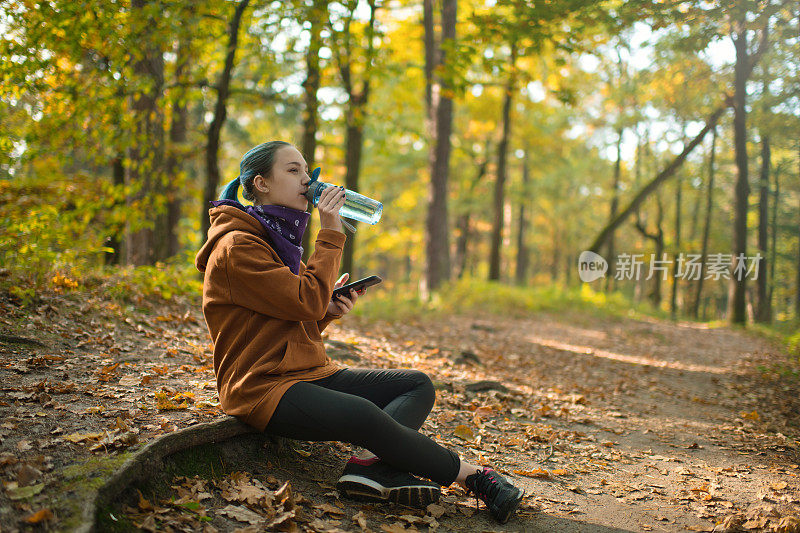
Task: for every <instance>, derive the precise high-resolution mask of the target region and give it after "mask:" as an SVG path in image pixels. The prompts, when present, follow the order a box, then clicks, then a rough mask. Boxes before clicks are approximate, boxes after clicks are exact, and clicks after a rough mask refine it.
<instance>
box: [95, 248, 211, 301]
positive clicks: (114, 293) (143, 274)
mask: <svg viewBox="0 0 800 533" xmlns="http://www.w3.org/2000/svg"><path fill="white" fill-rule="evenodd" d="M105 285H106V286H107V287H108V289H107V294H108V296H109V297H111V298H114V299H118V300H123V301H135V302H137V303H138V302H141V301H143V300H148V299H152V298H162V299H164V300H171V299H172V298H174V297H176V296H187V295H197V294H200V293H201V292H202V286H203V283H202V281H201V280H200V278H199V277H198V272H197V269H195V268H194V266H192V265H191V264H190V263H189V262H188V261H187V259H186V257H185V256H184V257H182V256H179V257H177V258H176V259H175V260H174V261H171V262H169V263H156V264H155V265H152V266H140V267H136V268H133V267H126V268H119V269H114V270H113V271H112V273H111V275H110V276H109V277H108V279H107V281H106V282H105Z"/></svg>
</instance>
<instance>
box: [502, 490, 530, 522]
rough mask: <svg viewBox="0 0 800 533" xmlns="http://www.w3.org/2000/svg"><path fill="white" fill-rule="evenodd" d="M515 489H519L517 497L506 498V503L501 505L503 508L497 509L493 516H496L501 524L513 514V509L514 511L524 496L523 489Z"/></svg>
mask: <svg viewBox="0 0 800 533" xmlns="http://www.w3.org/2000/svg"><path fill="white" fill-rule="evenodd" d="M517 490H519V493H518V497H517V498H515V499H511V500H508V501H507V502H506V505H504V506H503V508H501V509H498V510H497V514H496V516H495V518H497V521H498V522H500V523H501V524H505V523H506V522H508V520H509V519H510V518H511V516H512V515H513V514H514V511H516V510H517V507H519V504H520V502H521V501H522V498H524V497H525V491H524V490H522V489H519V488H518V489H517Z"/></svg>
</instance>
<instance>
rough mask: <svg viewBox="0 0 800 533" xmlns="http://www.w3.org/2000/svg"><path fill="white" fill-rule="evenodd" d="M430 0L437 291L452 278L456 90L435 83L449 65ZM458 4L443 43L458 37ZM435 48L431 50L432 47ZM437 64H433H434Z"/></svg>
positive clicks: (430, 272) (431, 235)
mask: <svg viewBox="0 0 800 533" xmlns="http://www.w3.org/2000/svg"><path fill="white" fill-rule="evenodd" d="M430 4H431V2H430V0H426V2H425V9H424V17H425V21H424V24H425V47H426V49H425V75H426V87H425V101H426V104H427V106H428V107H427V109H428V125H429V127H430V130H429V131H430V132H431V135H430V138H431V144H430V148H429V161H428V166H429V168H430V173H431V180H430V185H429V188H428V215H427V220H426V232H425V236H426V257H427V268H426V282H427V286H428V290H436V289H437V288H438V287H439V286H440V285H441V284H442V282H444V281H446V280H448V279H449V278H450V244H449V230H448V216H447V181H448V179H449V169H450V147H451V145H450V135H451V133H452V129H453V100H452V99H451V98H450V97H449V92H450V91H451V90H452V89H451V88H450V87H449V86H448V85H447V84H446V83H445V81H444V79H443V78H442V77H441V76H437V79H436V80H435V84H434V80H433V73H434V71H435V70H436V69H437V68H441V67H443V66H444V65H446V63H447V57H446V54H445V52H444V50H443V49H442V47H441V46H436V44H435V43H436V38H435V34H434V30H433V9H432V5H430ZM456 19H457V2H456V0H443V2H442V38H441V41H442V43H445V42H454V41H455V38H456ZM431 46H434V47H435V49H434V50H431V49H430V48H429V47H431ZM432 63H433V64H432Z"/></svg>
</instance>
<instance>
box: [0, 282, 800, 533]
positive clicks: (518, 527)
mask: <svg viewBox="0 0 800 533" xmlns="http://www.w3.org/2000/svg"><path fill="white" fill-rule="evenodd" d="M187 309H189V310H190V311H189V312H188V313H187V312H186V310H187ZM0 328H2V330H0V333H2V334H4V335H7V337H6V338H5V339H4V340H3V341H0V357H2V363H0V383H2V385H1V386H0V419H2V423H0V478H1V479H2V483H3V490H2V492H0V531H3V532H5V531H14V530H16V529H22V530H24V529H27V528H31V527H38V528H45V529H52V530H69V529H70V528H71V527H73V526H74V525H75V520H76V509H77V505H78V504H79V503H80V502H81V501H82V499H83V498H85V495H86V494H87V491H88V490H91V489H92V487H93V486H97V484H98V483H100V482H101V481H102V479H103V476H104V475H105V474H107V472H108V471H109V470H110V469H112V468H114V467H115V466H116V465H118V464H119V462H120V460H121V459H122V458H123V457H124V455H123V454H124V453H125V452H126V451H129V450H131V449H135V448H136V447H137V446H139V445H140V444H141V443H143V442H148V441H149V440H152V439H153V438H155V437H156V436H158V435H159V434H163V433H164V432H168V431H172V430H174V429H176V428H180V427H186V426H188V425H191V424H194V423H197V422H201V421H208V420H211V419H213V418H216V417H218V416H219V415H220V412H219V410H218V402H217V400H216V396H215V391H214V387H213V370H212V367H211V365H210V363H211V360H210V352H209V350H208V339H207V334H206V332H205V328H204V325H203V323H202V318H201V316H200V315H199V313H198V312H197V307H196V306H194V305H193V303H192V302H175V303H173V304H171V306H169V307H163V306H161V307H158V308H155V307H148V306H145V305H142V306H141V308H138V309H137V308H133V307H127V308H126V307H120V306H118V305H116V304H109V303H108V302H105V301H103V300H101V299H92V298H76V297H63V296H54V297H52V298H50V299H48V300H47V301H45V302H42V303H41V304H40V305H38V306H37V307H36V308H35V309H34V310H22V309H19V308H18V307H16V306H15V305H13V303H12V302H9V301H7V300H2V299H0ZM9 335H14V336H19V337H26V338H29V339H36V340H38V341H41V342H42V343H43V344H44V347H42V346H35V345H32V344H21V343H20V342H18V340H17V341H15V340H13V339H10V337H8V336H9ZM329 345H330V352H331V353H332V354H333V355H334V356H335V357H337V358H340V359H342V360H344V361H346V362H347V363H348V364H349V365H350V366H354V367H357V366H371V367H385V368H390V367H397V366H401V367H413V368H418V369H421V370H424V371H426V372H428V373H429V375H431V377H432V378H433V379H434V380H435V382H436V383H437V386H438V389H439V390H438V393H437V405H436V407H435V408H434V411H433V413H432V414H431V416H430V418H429V421H428V422H427V423H426V426H425V427H424V428H423V430H424V431H426V432H427V433H428V434H430V435H433V436H435V438H437V440H439V441H440V442H442V443H443V444H446V445H450V446H452V447H454V448H456V449H457V450H458V451H459V452H460V453H461V454H463V455H464V456H466V457H467V458H469V459H472V460H473V461H477V462H482V463H486V464H492V465H494V466H495V467H496V468H498V469H499V470H501V471H502V472H504V473H506V474H508V475H509V476H510V477H512V478H514V479H515V480H516V481H517V482H518V483H519V484H520V485H521V486H523V487H524V488H525V489H526V492H527V494H528V496H527V497H526V499H525V500H524V502H523V506H522V508H521V510H520V512H519V515H518V516H517V517H516V518H514V519H513V520H512V521H510V522H509V523H508V524H506V525H504V526H498V525H497V524H495V523H493V522H492V521H491V519H490V518H489V517H488V514H487V513H486V512H485V511H483V510H481V512H480V513H478V514H476V515H474V516H472V510H471V509H474V505H475V503H474V498H470V497H468V496H467V495H465V494H464V493H463V491H461V490H460V489H458V488H452V489H449V490H447V491H445V495H444V497H443V501H442V504H443V505H442V509H441V510H435V511H434V513H433V514H435V515H438V516H437V517H436V518H437V522H436V523H437V524H438V528H439V530H440V531H441V530H444V531H451V530H453V531H455V530H463V531H481V530H487V531H590V532H594V531H597V532H604V531H685V530H696V531H711V530H712V529H713V527H714V525H715V524H720V525H719V526H718V528H717V529H718V530H726V528H727V530H731V531H732V530H734V526H737V525H740V526H742V527H743V528H744V529H745V530H765V531H767V530H778V529H777V528H778V527H779V526H780V527H783V528H784V529H783V530H785V531H794V530H793V529H791V527H793V526H791V524H792V520H793V519H792V518H791V517H792V516H797V515H800V490H799V489H800V480H798V475H800V468H799V467H798V463H800V452H799V451H798V446H797V441H796V440H794V439H793V438H790V437H795V438H796V437H797V430H796V429H792V428H791V427H786V426H785V425H784V421H785V420H786V412H783V411H781V409H784V410H785V409H786V408H787V407H786V406H787V405H789V406H790V408H791V407H792V406H794V405H796V403H793V402H794V400H796V398H794V391H785V390H782V389H781V386H782V383H781V382H780V381H769V380H762V379H761V378H760V377H759V376H760V375H761V374H760V372H759V371H758V370H756V369H755V365H756V364H762V365H763V364H770V361H777V360H780V359H782V358H783V356H782V355H781V354H780V352H779V350H778V349H777V348H776V347H774V346H772V345H770V344H769V343H767V342H766V341H763V340H760V339H758V338H756V337H753V336H752V335H748V334H745V333H742V332H739V331H732V330H730V329H727V328H720V329H702V328H701V327H698V326H697V325H683V324H672V323H667V322H661V321H656V320H651V321H641V320H638V321H637V320H632V319H600V318H596V317H593V316H588V315H584V314H562V315H559V316H555V315H546V314H540V315H536V316H532V317H528V318H526V319H524V320H522V319H514V320H508V319H501V318H499V317H494V318H492V317H483V318H481V319H479V320H476V319H465V318H453V319H447V320H445V319H436V320H425V321H420V322H419V323H413V322H412V323H409V322H404V323H402V324H399V323H393V324H386V323H367V322H364V321H360V320H358V319H355V318H352V319H351V318H348V319H346V320H345V321H344V322H343V323H342V324H338V325H334V326H332V327H331V328H330V332H329ZM498 389H499V390H498ZM334 453H336V454H339V456H341V457H344V456H345V453H346V451H343V450H342V449H341V448H340V447H334ZM300 455H301V456H305V454H300ZM309 460H310V459H309ZM285 474H286V476H287V478H286V479H285V480H287V481H291V479H290V478H291V472H289V473H285ZM276 475H277V474H276ZM330 478H331V479H330V480H328V481H329V483H327V484H326V483H325V482H322V483H307V482H304V481H302V480H297V481H296V482H295V489H297V488H298V487H300V486H302V487H303V490H304V492H303V494H304V495H305V496H306V500H305V504H304V505H306V507H307V509H306V515H307V517H308V520H305V521H302V520H298V522H297V524H295V525H296V526H297V525H298V524H299V526H298V527H299V529H297V530H299V531H304V530H313V531H325V530H331V531H333V530H344V531H360V530H361V528H360V526H359V525H358V517H359V516H360V518H361V519H362V520H366V525H367V527H368V528H369V529H371V530H374V531H390V530H392V528H395V529H394V530H397V531H399V529H397V528H399V525H398V524H405V525H406V526H408V527H414V526H413V525H411V524H416V527H417V528H419V529H420V530H425V529H426V527H427V526H426V522H425V521H424V520H428V522H427V523H430V515H429V516H428V518H427V519H424V518H423V517H422V516H418V517H417V518H416V519H415V518H413V516H414V513H411V514H409V511H407V510H405V511H403V510H398V509H393V508H392V509H386V508H382V507H381V506H364V505H361V504H357V503H356V504H353V503H351V502H346V501H344V502H340V501H339V500H338V499H336V497H335V492H332V491H331V486H330V482H334V481H335V478H336V472H331V473H330ZM271 481H274V480H271ZM279 481H284V480H283V479H279ZM264 483H265V486H266V478H265V481H264ZM277 487H278V486H277V485H275V486H274V487H273V488H276V489H277ZM322 501H324V502H329V504H331V505H335V506H338V507H337V508H338V509H339V511H338V514H337V513H334V514H333V515H332V514H331V513H330V512H326V511H324V510H320V507H319V506H320V505H321V504H320V502H322ZM204 505H205V506H206V508H205V511H204V512H206V513H207V516H209V517H213V521H211V522H210V524H211V525H213V526H214V527H215V528H216V529H217V530H219V531H232V530H234V529H236V527H244V526H246V525H247V524H246V523H239V522H237V521H236V520H233V519H230V518H223V517H222V516H221V515H220V514H219V513H218V512H215V511H219V509H215V508H214V507H213V506H210V505H209V504H208V502H205V503H204ZM300 507H301V508H302V507H303V504H301V505H300ZM331 509H332V508H331ZM329 510H330V509H329ZM195 511H196V510H195ZM358 513H362V514H361V515H358ZM404 513H405V514H404ZM418 514H420V515H421V514H424V513H418ZM298 516H299V515H298ZM402 516H405V518H400V517H402ZM312 518H313V519H314V520H315V521H312V520H311V519H312ZM26 520H27V522H26ZM29 523H33V524H36V525H29ZM393 523H394V524H395V525H392V524H393ZM206 525H209V524H206ZM723 525H724V528H723V527H722V526H723ZM187 527H189V526H187ZM187 530H191V527H189V529H187ZM209 531H210V529H209Z"/></svg>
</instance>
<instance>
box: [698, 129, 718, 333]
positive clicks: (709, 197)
mask: <svg viewBox="0 0 800 533" xmlns="http://www.w3.org/2000/svg"><path fill="white" fill-rule="evenodd" d="M716 148H717V129H716V128H714V131H713V132H712V134H711V153H710V155H709V158H708V187H707V189H706V215H705V222H704V223H703V243H702V245H701V251H700V261H701V263H700V279H699V280H697V293H696V294H695V297H694V303H693V304H692V316H693V317H694V318H695V319H697V318H698V314H699V311H700V299H701V298H702V296H703V279H704V278H705V275H706V256H707V255H708V237H709V235H710V233H711V211H712V210H713V208H714V173H715V166H714V165H715V163H714V159H715V154H716Z"/></svg>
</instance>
